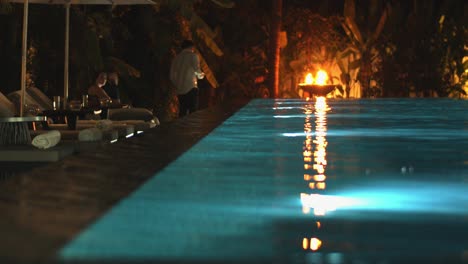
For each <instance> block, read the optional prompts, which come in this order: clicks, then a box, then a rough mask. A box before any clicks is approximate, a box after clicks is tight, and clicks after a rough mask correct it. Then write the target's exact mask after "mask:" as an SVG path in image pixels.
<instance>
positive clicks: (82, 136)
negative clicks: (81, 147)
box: [78, 127, 102, 141]
mask: <svg viewBox="0 0 468 264" xmlns="http://www.w3.org/2000/svg"><path fill="white" fill-rule="evenodd" d="M78 140H79V141H99V140H102V130H101V129H99V128H96V127H92V128H87V129H83V130H81V131H80V133H79V134H78Z"/></svg>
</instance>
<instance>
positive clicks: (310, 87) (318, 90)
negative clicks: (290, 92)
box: [299, 70, 338, 96]
mask: <svg viewBox="0 0 468 264" xmlns="http://www.w3.org/2000/svg"><path fill="white" fill-rule="evenodd" d="M327 80H328V74H327V73H326V72H325V71H323V70H320V71H318V72H317V77H316V78H315V79H314V77H313V76H312V73H308V74H307V75H306V77H305V82H304V83H300V84H299V89H302V91H304V92H306V93H308V94H309V96H313V95H315V96H326V95H327V94H328V93H330V92H332V91H333V90H335V88H336V87H337V86H338V85H336V84H325V83H326V82H327Z"/></svg>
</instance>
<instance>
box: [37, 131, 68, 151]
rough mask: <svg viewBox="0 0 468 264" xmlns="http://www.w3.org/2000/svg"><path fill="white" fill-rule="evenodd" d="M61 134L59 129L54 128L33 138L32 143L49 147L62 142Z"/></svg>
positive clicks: (40, 146)
mask: <svg viewBox="0 0 468 264" xmlns="http://www.w3.org/2000/svg"><path fill="white" fill-rule="evenodd" d="M60 139H61V134H60V131H58V130H52V131H49V132H46V133H44V134H40V135H37V136H35V137H34V138H33V140H32V143H31V144H32V145H33V146H35V147H36V148H40V149H48V148H51V147H53V146H55V145H57V144H58V143H59V142H60Z"/></svg>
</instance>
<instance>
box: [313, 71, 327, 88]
mask: <svg viewBox="0 0 468 264" xmlns="http://www.w3.org/2000/svg"><path fill="white" fill-rule="evenodd" d="M327 81H328V74H327V72H325V71H324V70H320V71H318V72H317V78H316V79H315V83H316V84H318V85H325V84H327Z"/></svg>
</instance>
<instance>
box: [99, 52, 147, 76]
mask: <svg viewBox="0 0 468 264" xmlns="http://www.w3.org/2000/svg"><path fill="white" fill-rule="evenodd" d="M104 66H105V68H106V69H112V70H114V71H116V72H117V73H118V74H119V75H121V76H131V77H136V78H139V77H140V71H138V70H137V69H136V68H134V67H133V66H131V65H130V64H127V63H126V62H125V61H123V60H121V59H119V58H116V57H111V56H109V57H106V58H105V59H104Z"/></svg>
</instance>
